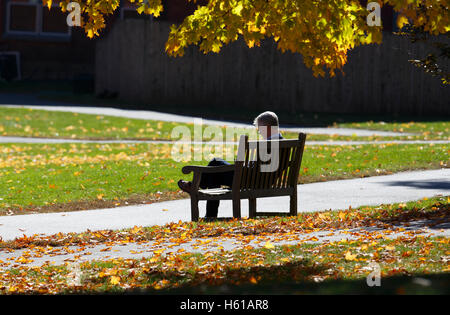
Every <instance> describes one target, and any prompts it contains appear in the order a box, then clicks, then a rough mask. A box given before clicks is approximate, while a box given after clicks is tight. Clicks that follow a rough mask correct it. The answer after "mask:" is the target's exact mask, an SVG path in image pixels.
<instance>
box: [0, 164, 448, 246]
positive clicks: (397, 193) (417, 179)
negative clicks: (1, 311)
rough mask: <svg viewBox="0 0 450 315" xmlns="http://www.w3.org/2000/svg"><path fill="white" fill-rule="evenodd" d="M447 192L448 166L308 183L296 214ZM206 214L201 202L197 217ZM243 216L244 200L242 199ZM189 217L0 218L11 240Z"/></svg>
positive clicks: (162, 208)
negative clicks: (35, 235)
mask: <svg viewBox="0 0 450 315" xmlns="http://www.w3.org/2000/svg"><path fill="white" fill-rule="evenodd" d="M438 194H440V195H450V169H439V170H429V171H416V172H404V173H398V174H394V175H387V176H375V177H367V178H358V179H349V180H339V181H329V182H320V183H312V184H305V185H299V186H298V196H299V197H298V209H299V211H300V212H306V211H319V210H328V209H347V208H348V207H349V206H351V207H353V208H356V207H359V206H363V205H377V204H380V203H394V202H405V201H410V200H417V199H421V198H423V197H432V196H435V195H438ZM257 207H258V211H259V212H264V211H266V212H270V211H286V212H287V211H288V209H289V198H288V197H274V198H263V199H258V204H257ZM204 215H205V204H204V201H203V202H200V216H204ZM242 216H244V217H245V216H248V202H246V201H242ZM219 217H232V206H231V201H222V203H221V206H220V208H219ZM179 220H181V221H189V220H190V201H189V200H188V199H182V200H175V201H166V202H160V203H153V204H149V205H137V206H127V207H117V208H112V209H98V210H86V211H74V212H64V213H43V214H30V215H17V216H1V217H0V237H2V238H3V240H11V239H14V238H16V237H20V236H23V234H26V235H28V236H30V235H34V234H44V235H52V234H56V233H58V232H62V233H68V232H84V231H86V230H87V229H89V230H91V231H94V230H107V229H123V228H131V227H133V226H151V225H163V224H166V223H169V222H178V221H179Z"/></svg>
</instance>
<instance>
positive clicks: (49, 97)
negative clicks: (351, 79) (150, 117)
mask: <svg viewBox="0 0 450 315" xmlns="http://www.w3.org/2000/svg"><path fill="white" fill-rule="evenodd" d="M73 84H74V83H73V82H71V81H70V80H66V81H61V82H60V81H20V82H11V83H1V84H0V93H15V94H17V97H16V98H15V99H14V98H13V97H8V104H16V105H58V104H57V103H58V102H63V103H66V104H65V105H68V104H67V103H70V104H71V105H72V106H77V105H78V106H95V107H113V108H120V109H134V110H154V111H162V112H166V113H173V114H181V115H189V116H201V117H203V118H210V119H219V120H229V121H234V122H243V123H250V122H251V121H252V120H253V118H254V117H256V116H257V115H258V114H260V113H261V112H263V111H266V110H274V109H273V108H270V107H258V108H255V109H245V108H240V109H239V111H236V110H234V111H233V110H229V108H228V107H223V106H220V107H219V106H211V105H210V104H209V103H208V104H207V105H194V104H166V103H165V104H149V103H148V102H146V103H137V102H129V101H126V100H122V99H120V98H118V97H117V95H116V94H114V93H113V94H114V95H113V96H111V95H109V96H102V97H99V95H95V94H86V93H84V94H77V93H74V92H73ZM23 93H26V94H28V95H33V96H35V97H34V98H33V99H32V100H31V99H30V98H29V97H28V98H21V97H20V94H23ZM102 94H104V93H102ZM4 97H5V95H4V96H3V98H4ZM1 99H2V96H1V95H0V102H2V101H1ZM24 101H25V102H32V104H25V103H24ZM49 101H51V103H50V104H49ZM3 103H4V102H3ZM0 105H1V104H0ZM63 105H64V104H63ZM277 114H278V116H279V118H280V121H281V123H282V124H281V125H282V127H289V125H294V126H303V127H327V126H332V125H333V123H335V122H336V123H351V122H364V121H385V122H410V121H416V122H432V121H442V117H441V116H423V115H422V116H405V115H389V116H386V115H373V114H339V113H314V112H301V111H299V112H297V113H291V112H283V111H282V110H277ZM242 117H247V118H248V119H246V120H242Z"/></svg>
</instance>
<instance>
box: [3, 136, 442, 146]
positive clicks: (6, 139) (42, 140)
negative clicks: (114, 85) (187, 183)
mask: <svg viewBox="0 0 450 315" xmlns="http://www.w3.org/2000/svg"><path fill="white" fill-rule="evenodd" d="M175 142H177V143H183V141H172V140H81V139H56V138H32V137H7V136H0V143H156V144H158V143H161V144H162V143H166V144H167V143H169V144H170V143H175ZM189 143H192V144H197V143H202V144H211V145H216V144H223V145H225V144H238V142H227V141H222V142H216V141H205V142H198V141H192V142H189ZM383 143H384V144H386V143H395V144H430V143H433V144H446V143H450V140H380V141H315V140H311V141H309V140H306V144H308V145H364V144H383Z"/></svg>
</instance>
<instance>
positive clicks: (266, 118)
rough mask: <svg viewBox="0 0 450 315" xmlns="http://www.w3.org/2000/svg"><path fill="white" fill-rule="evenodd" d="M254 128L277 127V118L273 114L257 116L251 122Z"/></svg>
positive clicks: (266, 113)
mask: <svg viewBox="0 0 450 315" xmlns="http://www.w3.org/2000/svg"><path fill="white" fill-rule="evenodd" d="M253 124H254V125H255V127H258V126H267V127H278V116H277V115H276V114H275V113H274V112H270V111H267V112H264V113H261V114H259V115H258V117H256V118H255V120H254V121H253Z"/></svg>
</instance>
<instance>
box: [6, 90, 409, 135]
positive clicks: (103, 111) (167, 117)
mask: <svg viewBox="0 0 450 315" xmlns="http://www.w3.org/2000/svg"><path fill="white" fill-rule="evenodd" d="M24 101H25V103H24V104H23V105H13V104H8V95H5V94H0V106H8V107H25V108H34V109H43V110H52V111H62V112H75V113H83V114H92V115H105V116H118V117H127V118H134V119H145V120H160V121H170V122H183V123H194V120H195V119H201V117H194V116H184V115H177V114H169V113H162V112H156V111H148V110H124V109H117V108H111V107H85V106H74V105H69V104H66V105H64V106H61V104H58V103H51V105H27V103H28V104H29V103H31V104H34V103H33V100H32V99H30V100H29V101H28V102H26V99H25V100H24ZM250 119H253V117H252V118H250ZM202 124H204V125H214V126H217V125H218V126H224V125H226V126H230V127H242V128H249V127H253V125H252V121H249V122H248V123H242V122H235V121H221V120H211V119H202ZM280 127H281V128H280V129H281V130H284V131H292V132H305V133H311V134H327V135H333V134H337V135H343V136H352V135H356V136H373V135H378V136H408V135H412V134H411V133H398V132H390V131H378V130H365V129H352V128H321V127H317V128H316V127H314V128H305V127H301V126H285V125H280Z"/></svg>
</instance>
